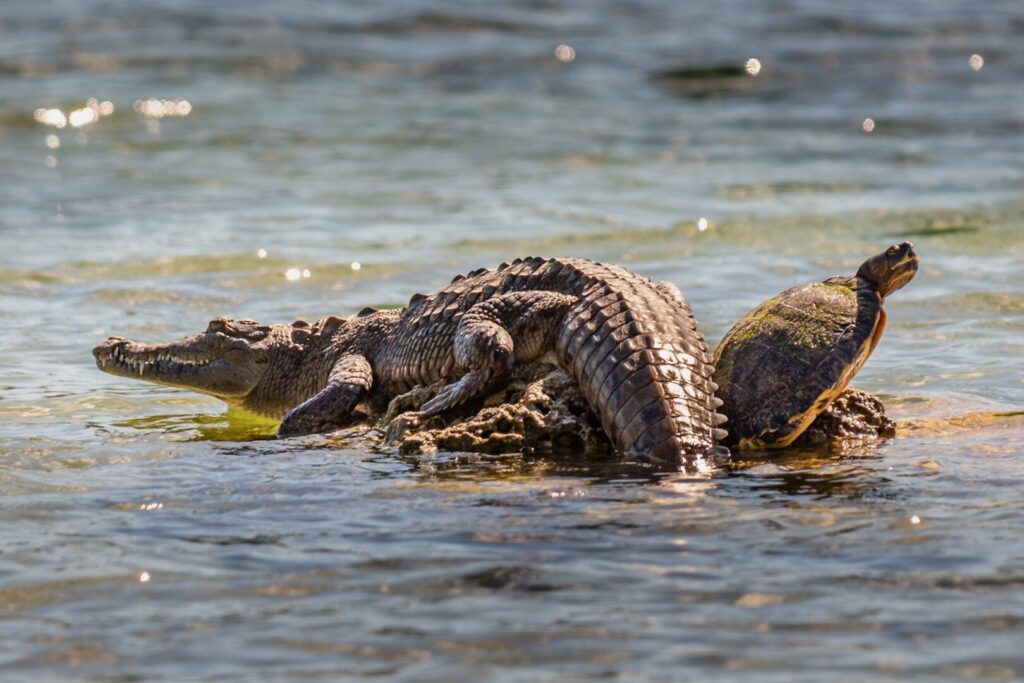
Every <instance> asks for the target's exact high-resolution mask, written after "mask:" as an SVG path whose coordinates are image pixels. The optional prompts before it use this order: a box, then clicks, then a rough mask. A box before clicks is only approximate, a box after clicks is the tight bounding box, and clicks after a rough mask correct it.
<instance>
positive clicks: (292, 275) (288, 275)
mask: <svg viewBox="0 0 1024 683" xmlns="http://www.w3.org/2000/svg"><path fill="white" fill-rule="evenodd" d="M284 277H285V279H287V280H288V282H296V281H298V280H300V279H301V278H302V271H301V270H299V269H298V268H289V269H288V270H286V271H284Z"/></svg>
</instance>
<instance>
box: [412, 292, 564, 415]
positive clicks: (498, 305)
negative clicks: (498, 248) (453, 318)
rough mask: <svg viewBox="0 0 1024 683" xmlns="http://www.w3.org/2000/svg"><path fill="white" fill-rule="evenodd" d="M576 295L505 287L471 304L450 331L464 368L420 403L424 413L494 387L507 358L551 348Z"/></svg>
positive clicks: (529, 357) (499, 382)
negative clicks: (430, 396)
mask: <svg viewBox="0 0 1024 683" xmlns="http://www.w3.org/2000/svg"><path fill="white" fill-rule="evenodd" d="M575 302H576V297H572V296H567V295H565V294H558V293H556V292H547V291H526V292H509V293H507V294H502V295H500V296H496V297H494V298H493V299H489V300H487V301H484V302H481V303H479V304H476V305H475V306H473V307H472V308H471V309H469V311H467V312H466V314H465V315H464V316H462V320H460V321H459V326H458V328H457V329H456V331H455V340H454V343H455V361H456V363H458V365H459V366H460V367H462V368H465V369H466V370H467V372H466V374H465V375H463V377H462V378H461V379H460V380H459V381H457V382H455V383H453V384H449V385H448V386H446V387H445V388H444V389H442V390H441V391H440V393H438V395H437V396H435V397H434V398H432V399H431V400H429V401H427V402H426V403H424V404H423V406H422V408H421V412H420V415H421V416H422V417H429V416H431V415H437V414H439V413H442V412H444V411H446V410H449V409H451V408H454V407H455V406H458V405H461V404H463V403H466V402H467V401H470V400H472V399H474V398H479V397H482V396H486V395H487V394H490V393H493V392H494V391H496V390H498V389H499V388H500V387H501V386H502V384H503V383H505V382H507V381H508V374H509V370H510V369H511V366H512V363H513V361H519V362H525V361H529V360H532V359H534V358H537V357H538V356H540V355H541V354H543V353H544V352H545V351H547V350H549V349H553V348H554V338H555V334H556V332H557V330H558V329H559V328H560V327H561V322H562V319H563V318H564V317H565V314H566V313H567V312H568V310H569V308H570V307H571V306H572V305H573V304H574V303H575Z"/></svg>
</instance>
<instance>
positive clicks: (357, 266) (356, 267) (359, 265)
mask: <svg viewBox="0 0 1024 683" xmlns="http://www.w3.org/2000/svg"><path fill="white" fill-rule="evenodd" d="M362 269H363V264H362V263H360V262H359V261H353V262H352V270H354V271H356V272H357V273H358V272H359V271H360V270H362Z"/></svg>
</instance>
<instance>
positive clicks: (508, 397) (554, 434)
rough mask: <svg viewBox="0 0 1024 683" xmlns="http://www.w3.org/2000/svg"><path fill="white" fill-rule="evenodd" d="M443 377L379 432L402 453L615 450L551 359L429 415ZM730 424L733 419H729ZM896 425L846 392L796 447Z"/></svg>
mask: <svg viewBox="0 0 1024 683" xmlns="http://www.w3.org/2000/svg"><path fill="white" fill-rule="evenodd" d="M443 387H444V383H443V382H436V383H434V384H431V385H430V386H421V387H415V388H414V389H412V390H411V391H409V392H407V393H405V394H402V395H401V396H398V397H396V398H395V399H393V400H392V401H391V403H390V404H389V405H388V407H387V411H386V412H385V413H384V417H383V418H381V419H380V421H379V422H378V426H377V432H378V434H379V435H382V437H383V441H384V442H385V444H386V445H388V446H391V447H394V448H397V450H398V451H399V452H400V453H404V454H419V453H436V452H438V451H463V452H473V453H489V454H499V453H536V452H542V453H550V452H555V451H571V452H576V453H610V452H611V450H612V446H611V443H610V441H609V440H608V437H607V436H605V433H604V430H603V429H602V427H601V422H600V420H599V419H598V418H597V416H596V415H595V414H594V413H593V412H592V411H591V409H590V407H589V406H588V405H587V402H586V400H585V399H584V398H583V395H582V394H581V393H580V391H579V388H578V386H577V385H576V382H575V380H573V378H572V377H571V376H570V375H569V374H568V373H566V372H565V371H564V370H563V369H562V368H560V367H559V366H558V365H556V364H555V363H554V359H553V358H551V357H546V358H545V359H543V360H542V361H539V362H536V363H532V364H531V365H529V366H527V367H526V368H524V369H522V370H521V371H520V372H518V373H517V375H516V376H515V377H513V379H512V381H511V382H510V383H509V385H508V386H507V387H506V388H505V389H504V390H503V391H500V392H498V393H496V394H494V395H492V396H490V397H488V398H487V399H486V400H485V401H484V402H483V407H482V408H480V409H479V410H478V411H477V412H476V413H471V414H468V415H467V414H462V415H459V414H455V415H443V416H440V415H438V416H433V417H430V418H426V419H424V418H423V417H422V416H421V415H420V414H419V413H418V412H416V408H418V407H419V406H420V405H422V404H423V403H424V402H426V401H428V400H429V399H431V398H433V397H434V396H435V395H436V394H437V392H438V391H440V390H441V388H443ZM726 427H728V424H726ZM894 434H895V424H894V423H893V422H892V420H890V419H889V418H888V417H886V415H885V408H884V406H883V405H882V402H881V401H879V400H878V399H877V398H875V397H874V396H871V395H870V394H867V393H865V392H863V391H860V390H859V389H847V390H846V391H844V392H843V393H842V394H840V396H839V398H838V399H836V400H835V401H834V402H833V403H832V405H831V406H829V408H828V409H827V410H826V411H825V412H823V413H822V414H821V415H819V416H818V418H817V419H816V420H815V421H814V422H813V423H812V424H811V426H810V428H808V430H807V431H806V432H804V434H802V435H801V436H800V438H799V439H797V440H796V442H794V443H793V447H795V448H807V447H821V446H824V445H835V444H839V443H843V442H849V441H864V440H874V439H878V438H889V437H892V436H893V435H894Z"/></svg>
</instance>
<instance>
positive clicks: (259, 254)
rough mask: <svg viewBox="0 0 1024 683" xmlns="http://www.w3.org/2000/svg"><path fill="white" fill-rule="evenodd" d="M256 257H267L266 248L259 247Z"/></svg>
mask: <svg viewBox="0 0 1024 683" xmlns="http://www.w3.org/2000/svg"><path fill="white" fill-rule="evenodd" d="M256 257H257V258H267V250H266V249H260V250H258V251H257V252H256Z"/></svg>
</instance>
